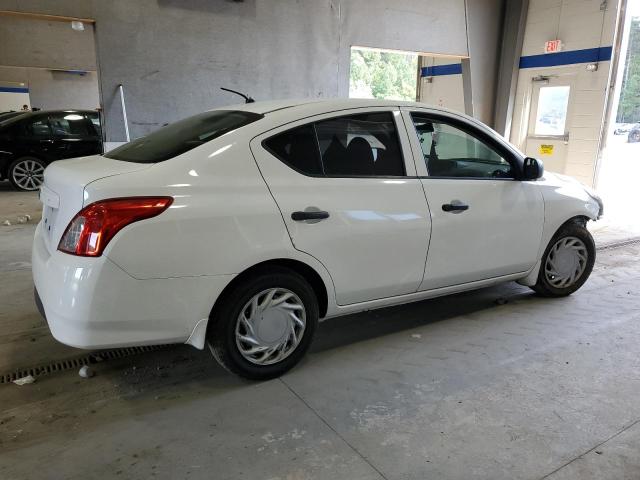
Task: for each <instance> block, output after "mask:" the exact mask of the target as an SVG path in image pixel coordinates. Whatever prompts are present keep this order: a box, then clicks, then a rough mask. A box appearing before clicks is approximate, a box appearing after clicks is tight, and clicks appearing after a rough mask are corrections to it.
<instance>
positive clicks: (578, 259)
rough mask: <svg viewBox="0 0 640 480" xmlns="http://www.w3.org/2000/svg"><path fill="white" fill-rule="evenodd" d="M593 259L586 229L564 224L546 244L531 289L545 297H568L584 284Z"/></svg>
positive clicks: (594, 257)
mask: <svg viewBox="0 0 640 480" xmlns="http://www.w3.org/2000/svg"><path fill="white" fill-rule="evenodd" d="M595 259H596V246H595V243H594V241H593V237H592V236H591V234H590V233H589V231H588V230H587V228H586V227H585V226H584V225H580V224H578V223H568V224H566V225H564V226H563V227H562V228H561V229H560V230H559V231H558V232H557V233H556V234H555V235H554V236H553V238H552V239H551V241H550V242H549V245H548V246H547V249H546V250H545V252H544V255H543V256H542V263H541V265H540V273H539V274H538V281H537V283H536V284H535V285H534V286H533V287H531V288H533V290H535V291H536V292H537V293H538V294H540V295H543V296H545V297H564V296H567V295H571V294H572V293H573V292H575V291H576V290H578V289H579V288H580V287H581V286H582V285H583V284H584V282H586V281H587V278H589V275H590V274H591V270H592V269H593V264H594V262H595Z"/></svg>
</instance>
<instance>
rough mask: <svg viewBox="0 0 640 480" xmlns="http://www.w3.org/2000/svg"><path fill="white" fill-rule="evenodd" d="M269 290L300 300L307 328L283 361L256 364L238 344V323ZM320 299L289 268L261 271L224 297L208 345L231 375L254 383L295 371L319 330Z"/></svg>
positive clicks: (214, 316)
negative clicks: (288, 293) (250, 304)
mask: <svg viewBox="0 0 640 480" xmlns="http://www.w3.org/2000/svg"><path fill="white" fill-rule="evenodd" d="M270 288H284V289H287V290H289V291H291V292H293V293H294V294H295V295H297V296H298V298H299V299H300V300H301V302H302V304H303V305H304V308H305V314H306V326H305V328H304V332H303V335H302V339H301V340H300V343H298V346H297V347H296V348H295V350H293V351H292V352H291V353H290V354H289V355H288V356H287V357H286V358H284V359H283V360H281V361H279V362H277V363H273V364H270V365H256V364H255V363H252V362H250V361H249V360H247V359H246V358H245V357H244V356H243V355H242V353H241V352H240V350H239V349H238V346H237V344H236V323H237V322H238V321H239V320H238V318H239V316H240V313H241V312H242V309H243V308H245V306H246V304H247V302H249V301H250V300H251V299H252V298H253V297H254V296H255V295H257V294H259V293H261V292H263V291H265V290H268V289H270ZM318 312H319V310H318V299H317V298H316V295H315V293H314V291H313V288H312V287H311V286H310V285H309V283H308V282H307V281H306V280H305V279H304V277H302V276H301V275H299V274H298V273H296V272H294V271H292V270H289V269H288V268H284V267H279V266H274V267H269V268H268V269H265V270H262V271H258V272H256V273H255V274H253V275H252V276H251V277H250V278H247V279H246V281H242V282H241V283H239V284H238V285H237V286H236V287H235V288H233V290H231V291H230V292H228V293H227V294H225V295H224V297H223V298H222V299H221V302H220V304H219V305H216V307H215V308H214V310H213V311H212V313H211V316H210V319H209V327H208V330H207V342H208V344H209V348H210V349H211V353H213V356H214V357H215V359H216V360H217V361H218V363H220V365H222V366H223V367H224V368H226V369H227V370H228V371H230V372H231V373H235V374H236V375H239V376H241V377H244V378H248V379H251V380H267V379H270V378H275V377H279V376H280V375H283V374H284V373H285V372H287V371H289V370H290V369H291V368H293V367H294V366H295V365H296V364H297V363H298V362H299V361H300V360H301V359H302V357H303V356H304V355H305V353H306V352H307V350H308V349H309V347H310V346H311V342H312V341H313V337H314V334H315V332H316V329H317V327H318V315H319V314H318Z"/></svg>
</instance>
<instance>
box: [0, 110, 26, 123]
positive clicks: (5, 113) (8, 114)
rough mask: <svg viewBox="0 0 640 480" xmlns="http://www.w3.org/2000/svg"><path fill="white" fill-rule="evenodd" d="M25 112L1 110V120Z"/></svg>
mask: <svg viewBox="0 0 640 480" xmlns="http://www.w3.org/2000/svg"><path fill="white" fill-rule="evenodd" d="M24 114H25V112H24V111H22V112H16V111H14V110H11V111H9V112H0V122H4V121H5V120H9V119H10V118H13V117H17V116H18V115H24Z"/></svg>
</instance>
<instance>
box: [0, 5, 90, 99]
mask: <svg viewBox="0 0 640 480" xmlns="http://www.w3.org/2000/svg"><path fill="white" fill-rule="evenodd" d="M0 45H1V46H2V48H0V82H19V83H24V84H26V85H28V87H29V97H30V100H31V106H32V107H38V108H41V109H61V108H82V109H84V108H86V109H94V108H97V107H98V106H100V96H99V93H98V75H97V73H96V68H97V67H96V51H95V39H94V32H93V26H92V25H91V24H86V25H85V30H84V31H76V30H73V29H72V28H71V25H70V24H69V23H68V22H57V21H45V20H40V19H35V18H25V17H16V16H1V15H0ZM51 69H59V70H82V71H86V72H87V73H86V74H85V75H82V76H81V75H77V74H71V73H67V72H60V71H52V70H51Z"/></svg>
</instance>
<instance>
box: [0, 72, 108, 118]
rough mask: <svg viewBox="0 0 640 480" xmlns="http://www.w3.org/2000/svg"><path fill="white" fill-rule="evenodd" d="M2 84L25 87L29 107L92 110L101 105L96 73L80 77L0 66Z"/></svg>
mask: <svg viewBox="0 0 640 480" xmlns="http://www.w3.org/2000/svg"><path fill="white" fill-rule="evenodd" d="M3 81H4V82H19V83H25V84H27V85H28V86H29V98H30V100H31V106H32V107H37V108H40V109H42V110H59V109H65V108H77V109H87V110H93V109H95V108H97V107H99V106H100V95H99V94H98V75H97V73H96V72H87V73H86V74H85V75H82V76H81V75H77V74H70V73H66V72H52V71H50V70H48V69H43V68H27V67H3V66H1V65H0V82H3Z"/></svg>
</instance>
